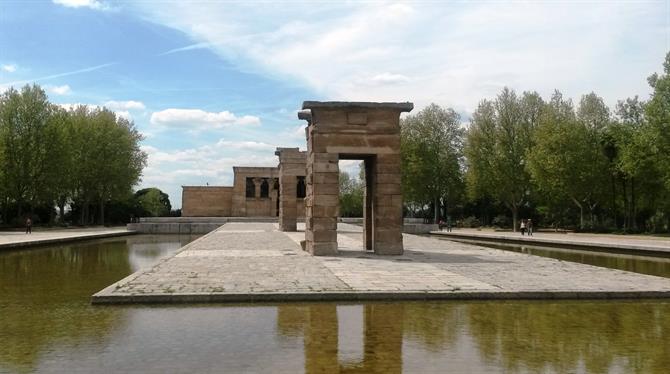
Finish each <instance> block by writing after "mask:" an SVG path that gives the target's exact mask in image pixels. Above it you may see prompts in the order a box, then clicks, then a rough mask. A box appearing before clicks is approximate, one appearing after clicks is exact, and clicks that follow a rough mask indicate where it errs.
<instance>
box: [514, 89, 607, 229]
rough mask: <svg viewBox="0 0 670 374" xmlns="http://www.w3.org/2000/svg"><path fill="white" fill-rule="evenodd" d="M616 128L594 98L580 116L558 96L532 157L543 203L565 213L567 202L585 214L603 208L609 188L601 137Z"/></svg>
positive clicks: (531, 167) (530, 162)
mask: <svg viewBox="0 0 670 374" xmlns="http://www.w3.org/2000/svg"><path fill="white" fill-rule="evenodd" d="M610 123H611V120H610V116H609V109H608V108H607V106H605V104H604V103H603V102H602V99H600V98H599V97H598V96H596V95H595V94H593V93H591V94H589V95H585V96H583V97H582V100H581V101H580V106H579V109H578V110H577V115H575V112H574V110H573V107H572V102H571V101H570V100H564V99H563V96H562V95H561V93H560V92H558V91H556V92H555V93H554V95H553V97H552V99H551V101H550V102H549V103H548V104H547V105H545V107H544V110H543V113H542V116H541V117H540V123H539V125H538V127H537V129H536V131H535V134H534V137H533V143H534V145H533V148H531V149H530V150H529V151H528V165H527V170H528V171H529V172H530V174H531V177H532V180H533V182H534V184H535V185H536V186H537V188H538V189H539V191H540V192H541V193H542V196H543V197H544V202H545V203H547V204H549V205H550V206H553V207H554V209H560V206H561V204H563V203H565V202H566V201H570V202H572V203H574V204H575V205H576V206H577V207H578V208H579V211H580V227H582V228H583V227H584V224H585V223H584V211H585V209H588V211H589V212H593V210H594V209H595V208H596V207H597V206H598V204H601V203H603V199H602V197H603V190H604V187H605V186H607V181H608V173H607V159H606V157H605V155H604V154H603V153H602V152H601V151H600V146H599V145H600V137H601V136H600V134H602V132H603V131H604V130H605V129H606V128H607V126H609V125H610Z"/></svg>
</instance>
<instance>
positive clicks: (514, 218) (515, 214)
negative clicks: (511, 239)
mask: <svg viewBox="0 0 670 374" xmlns="http://www.w3.org/2000/svg"><path fill="white" fill-rule="evenodd" d="M510 210H511V211H512V231H513V232H516V229H517V227H516V221H517V220H518V218H519V208H518V207H517V206H516V205H514V204H512V205H511V206H510Z"/></svg>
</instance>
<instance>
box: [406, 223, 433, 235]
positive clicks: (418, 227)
mask: <svg viewBox="0 0 670 374" xmlns="http://www.w3.org/2000/svg"><path fill="white" fill-rule="evenodd" d="M439 229H440V227H439V225H438V224H436V223H407V222H405V224H404V225H403V226H402V232H404V233H405V234H428V233H430V232H431V231H437V230H439Z"/></svg>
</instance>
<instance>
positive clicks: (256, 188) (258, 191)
mask: <svg viewBox="0 0 670 374" xmlns="http://www.w3.org/2000/svg"><path fill="white" fill-rule="evenodd" d="M261 183H263V178H254V197H255V198H256V199H260V197H261Z"/></svg>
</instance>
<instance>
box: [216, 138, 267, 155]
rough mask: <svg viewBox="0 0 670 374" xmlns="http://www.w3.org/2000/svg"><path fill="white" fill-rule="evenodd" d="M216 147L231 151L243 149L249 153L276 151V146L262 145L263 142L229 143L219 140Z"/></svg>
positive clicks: (228, 141) (229, 141)
mask: <svg viewBox="0 0 670 374" xmlns="http://www.w3.org/2000/svg"><path fill="white" fill-rule="evenodd" d="M216 146H217V147H228V148H232V149H243V150H249V151H268V152H270V153H274V151H275V149H277V146H276V145H272V144H268V143H263V142H254V141H231V140H224V139H221V140H219V141H218V142H217V143H216Z"/></svg>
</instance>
